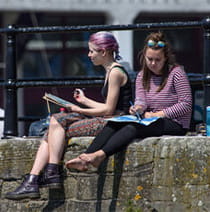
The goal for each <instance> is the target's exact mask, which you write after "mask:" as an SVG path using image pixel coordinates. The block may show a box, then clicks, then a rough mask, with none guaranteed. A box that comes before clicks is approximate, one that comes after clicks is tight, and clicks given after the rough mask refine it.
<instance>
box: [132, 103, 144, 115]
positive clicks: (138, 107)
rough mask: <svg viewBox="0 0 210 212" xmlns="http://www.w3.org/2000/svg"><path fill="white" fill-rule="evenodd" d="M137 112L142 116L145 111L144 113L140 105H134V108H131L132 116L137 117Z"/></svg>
mask: <svg viewBox="0 0 210 212" xmlns="http://www.w3.org/2000/svg"><path fill="white" fill-rule="evenodd" d="M136 112H138V113H140V114H142V112H143V111H142V106H140V105H133V106H131V107H130V109H129V113H130V114H131V115H135V114H136Z"/></svg>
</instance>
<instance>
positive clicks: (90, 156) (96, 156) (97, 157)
mask: <svg viewBox="0 0 210 212" xmlns="http://www.w3.org/2000/svg"><path fill="white" fill-rule="evenodd" d="M79 158H80V159H81V160H83V161H86V162H87V163H90V164H91V165H92V166H94V167H96V168H98V167H99V166H100V164H101V162H102V161H103V160H104V159H105V158H106V155H105V153H104V152H103V151H101V150H99V151H97V152H94V153H87V154H85V153H83V154H81V155H80V156H79Z"/></svg>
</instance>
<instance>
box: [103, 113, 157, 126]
mask: <svg viewBox="0 0 210 212" xmlns="http://www.w3.org/2000/svg"><path fill="white" fill-rule="evenodd" d="M159 118H160V117H151V118H144V119H138V118H137V116H134V115H124V116H117V117H112V118H108V119H106V120H108V121H114V122H135V123H138V124H143V125H145V126H148V125H150V124H151V123H153V122H155V121H157V120H158V119H159Z"/></svg>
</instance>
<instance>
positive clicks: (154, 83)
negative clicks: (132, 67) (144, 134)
mask: <svg viewBox="0 0 210 212" xmlns="http://www.w3.org/2000/svg"><path fill="white" fill-rule="evenodd" d="M142 78H143V71H140V72H139V73H138V75H137V78H136V98H135V104H136V105H142V106H143V110H144V111H151V112H157V111H160V110H162V111H163V112H164V113H165V115H166V117H167V118H170V119H172V120H174V121H176V122H178V123H179V124H181V125H182V126H183V128H186V129H188V128H189V126H190V120H191V113H192V93H191V88H190V84H189V80H188V78H187V75H186V73H185V72H184V70H183V69H182V68H181V67H180V66H176V67H174V68H173V69H172V70H171V71H170V73H169V76H168V80H167V83H166V85H165V87H164V88H163V89H162V90H161V91H160V92H157V89H158V87H159V85H160V83H161V76H157V75H154V74H153V75H152V76H151V80H150V90H149V92H147V91H146V90H145V89H144V88H143V84H142Z"/></svg>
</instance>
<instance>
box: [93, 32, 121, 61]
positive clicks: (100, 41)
mask: <svg viewBox="0 0 210 212" xmlns="http://www.w3.org/2000/svg"><path fill="white" fill-rule="evenodd" d="M89 42H91V43H93V44H94V45H96V46H97V47H98V50H101V49H105V50H110V51H111V52H112V53H115V59H116V60H120V59H121V56H120V55H119V45H118V42H117V40H116V39H115V37H114V35H113V34H112V33H111V32H106V31H101V32H96V33H94V34H92V35H91V36H90V39H89Z"/></svg>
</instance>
